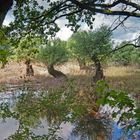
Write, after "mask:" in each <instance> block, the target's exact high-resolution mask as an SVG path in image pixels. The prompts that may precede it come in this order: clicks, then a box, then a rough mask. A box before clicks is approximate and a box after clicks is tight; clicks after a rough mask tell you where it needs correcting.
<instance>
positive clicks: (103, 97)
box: [96, 81, 140, 131]
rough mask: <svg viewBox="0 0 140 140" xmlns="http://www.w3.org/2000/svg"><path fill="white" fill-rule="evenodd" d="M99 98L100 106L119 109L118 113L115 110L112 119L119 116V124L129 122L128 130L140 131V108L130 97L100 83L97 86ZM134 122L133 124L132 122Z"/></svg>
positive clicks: (102, 82)
mask: <svg viewBox="0 0 140 140" xmlns="http://www.w3.org/2000/svg"><path fill="white" fill-rule="evenodd" d="M96 86H97V87H96V92H97V96H99V95H100V98H98V100H97V104H98V105H107V104H108V105H110V106H111V107H112V108H114V107H115V108H117V111H115V110H113V112H112V117H113V118H116V116H117V115H121V116H120V118H119V121H118V123H120V124H125V121H126V120H127V121H128V123H127V124H125V125H126V130H127V131H128V130H130V129H135V130H140V128H139V126H140V108H137V107H136V106H135V101H134V100H133V99H132V98H131V97H129V96H128V94H127V93H126V92H124V91H116V90H113V89H111V88H109V86H108V85H107V84H106V83H105V82H104V81H98V82H97V84H96ZM132 119H134V122H133V123H131V120H132Z"/></svg>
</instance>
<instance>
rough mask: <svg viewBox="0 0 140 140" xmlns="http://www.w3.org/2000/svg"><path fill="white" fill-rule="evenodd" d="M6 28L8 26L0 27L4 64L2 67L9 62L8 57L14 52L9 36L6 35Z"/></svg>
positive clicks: (2, 61)
mask: <svg viewBox="0 0 140 140" xmlns="http://www.w3.org/2000/svg"><path fill="white" fill-rule="evenodd" d="M6 30H7V28H6V27H3V28H1V29H0V62H1V64H2V68H3V67H4V66H5V64H6V63H7V62H8V59H9V57H10V56H11V54H12V53H11V46H10V42H9V37H8V36H7V35H6Z"/></svg>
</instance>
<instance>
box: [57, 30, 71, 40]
mask: <svg viewBox="0 0 140 140" xmlns="http://www.w3.org/2000/svg"><path fill="white" fill-rule="evenodd" d="M72 33H73V32H72V31H71V30H70V29H69V28H67V27H61V30H60V31H59V32H58V33H57V34H56V36H57V37H59V38H60V39H62V40H65V41H66V40H67V39H68V38H69V37H70V36H71V35H72Z"/></svg>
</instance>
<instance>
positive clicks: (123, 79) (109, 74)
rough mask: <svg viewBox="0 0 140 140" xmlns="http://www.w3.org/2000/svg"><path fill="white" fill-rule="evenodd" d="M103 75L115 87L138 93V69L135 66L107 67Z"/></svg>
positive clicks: (139, 83)
mask: <svg viewBox="0 0 140 140" xmlns="http://www.w3.org/2000/svg"><path fill="white" fill-rule="evenodd" d="M105 76H106V80H107V81H108V82H109V84H110V85H111V86H112V87H113V88H115V89H122V90H125V91H127V92H129V93H140V69H138V68H136V67H130V66H129V67H109V68H107V69H106V70H105Z"/></svg>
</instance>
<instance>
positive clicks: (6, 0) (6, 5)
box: [0, 0, 13, 28]
mask: <svg viewBox="0 0 140 140" xmlns="http://www.w3.org/2000/svg"><path fill="white" fill-rule="evenodd" d="M12 5H13V0H0V28H1V26H2V23H3V21H4V19H5V16H6V14H7V12H8V10H9V9H10V8H11V6H12Z"/></svg>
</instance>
